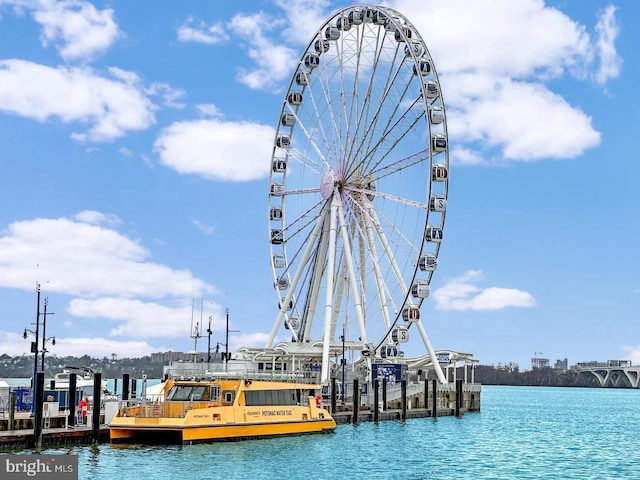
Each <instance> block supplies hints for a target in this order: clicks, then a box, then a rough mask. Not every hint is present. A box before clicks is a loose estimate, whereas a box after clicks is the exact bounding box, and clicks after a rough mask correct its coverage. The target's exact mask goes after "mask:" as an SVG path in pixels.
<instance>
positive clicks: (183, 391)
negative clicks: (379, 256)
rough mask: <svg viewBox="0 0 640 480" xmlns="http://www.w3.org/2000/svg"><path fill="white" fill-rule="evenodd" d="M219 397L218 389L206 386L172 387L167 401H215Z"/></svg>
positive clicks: (217, 387)
mask: <svg viewBox="0 0 640 480" xmlns="http://www.w3.org/2000/svg"><path fill="white" fill-rule="evenodd" d="M219 395H220V387H219V386H217V385H216V386H214V387H208V386H206V385H196V386H193V385H174V386H173V387H172V388H171V390H170V391H169V395H168V396H167V400H169V401H175V402H181V401H182V402H191V401H196V402H199V401H208V400H215V399H216V398H218V396H219Z"/></svg>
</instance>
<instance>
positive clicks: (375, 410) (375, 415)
mask: <svg viewBox="0 0 640 480" xmlns="http://www.w3.org/2000/svg"><path fill="white" fill-rule="evenodd" d="M379 383H380V381H379V380H378V377H376V378H375V380H374V381H373V421H374V422H375V423H378V416H379V414H380V412H379V409H378V401H379V399H378V397H379V396H380V392H379V390H380V388H379V386H380V385H379Z"/></svg>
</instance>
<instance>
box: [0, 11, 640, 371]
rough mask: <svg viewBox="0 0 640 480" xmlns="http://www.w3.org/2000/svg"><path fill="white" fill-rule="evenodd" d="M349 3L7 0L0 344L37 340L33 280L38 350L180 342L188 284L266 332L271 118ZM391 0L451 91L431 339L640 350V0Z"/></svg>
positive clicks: (627, 353) (241, 336) (241, 328)
mask: <svg viewBox="0 0 640 480" xmlns="http://www.w3.org/2000/svg"><path fill="white" fill-rule="evenodd" d="M347 5H349V4H348V3H341V2H331V1H327V0H305V1H302V0H294V1H285V0H271V1H268V0H261V1H252V2H230V1H227V0H224V1H216V2H196V1H182V2H153V6H151V4H146V3H144V2H129V1H122V0H115V1H111V2H99V1H94V2H87V1H81V0H72V1H71V0H70V1H66V0H64V1H57V2H54V1H49V0H0V141H1V145H2V148H1V150H0V162H1V165H2V175H0V200H1V202H2V205H3V208H2V209H0V353H7V354H9V355H21V354H27V355H28V354H29V341H27V340H24V339H23V338H22V332H23V330H24V328H25V327H26V328H30V329H33V328H34V325H33V323H34V321H35V317H36V290H35V286H36V283H38V282H39V283H40V284H41V289H42V298H43V299H44V298H45V297H47V298H48V311H49V312H54V313H55V315H52V316H48V317H47V336H50V335H55V336H56V345H55V346H51V345H49V346H48V349H49V350H50V353H49V354H50V355H84V354H88V355H91V356H96V357H102V356H110V355H111V354H112V353H115V354H117V355H118V356H119V357H132V356H142V355H146V354H149V353H152V352H157V351H166V350H174V351H176V350H178V351H179V350H183V351H187V350H191V349H193V341H192V340H191V339H190V338H189V335H190V328H191V318H192V311H193V309H192V305H193V303H194V300H195V304H196V309H195V313H194V315H195V318H196V320H199V319H200V317H201V316H202V318H203V319H204V320H205V323H206V322H207V319H208V318H209V317H211V318H212V321H213V330H214V335H213V342H224V325H225V308H228V309H229V312H230V325H231V329H232V330H234V332H232V333H231V334H230V346H231V348H232V349H235V348H237V347H240V346H245V345H247V346H262V345H263V344H264V342H265V340H266V338H267V336H268V334H269V331H270V330H271V327H272V325H273V322H274V319H275V317H276V315H277V297H276V294H275V293H274V288H273V278H272V273H271V266H270V260H269V245H268V228H269V221H268V218H267V214H268V205H267V192H268V181H269V167H270V156H271V151H272V146H273V139H274V134H275V128H276V126H277V124H278V121H279V113H280V108H281V106H282V101H283V98H284V95H285V90H286V88H287V86H288V83H289V81H290V78H291V75H292V74H293V72H294V70H295V66H296V64H297V62H298V61H299V59H300V56H301V54H302V52H303V51H304V50H305V48H306V46H307V44H308V43H309V41H310V40H311V39H312V37H313V36H314V35H315V33H316V31H317V30H318V28H319V27H320V26H321V25H322V23H323V22H324V21H325V20H326V19H327V18H329V17H330V16H331V14H332V13H333V12H334V11H336V10H337V9H340V8H343V7H345V6H347ZM385 5H388V6H391V7H393V8H395V9H397V10H398V11H400V12H401V13H402V14H403V15H404V16H405V17H407V18H408V19H409V20H410V21H411V22H412V23H413V24H414V25H415V26H416V27H417V28H418V30H419V31H420V33H421V35H422V37H423V39H424V41H425V43H426V44H427V46H428V48H429V51H430V53H431V55H432V57H433V59H434V61H435V64H436V67H437V69H438V73H439V77H440V82H441V86H442V91H443V96H444V100H445V104H446V107H447V122H448V131H449V141H450V162H451V180H450V186H449V199H448V207H447V221H446V225H445V232H446V235H445V239H444V241H443V243H442V247H441V250H440V255H439V266H438V270H437V272H436V273H435V276H434V278H433V281H432V283H431V290H432V294H431V296H430V298H429V299H428V301H427V302H426V303H425V304H424V305H423V308H422V313H423V317H422V318H423V321H424V325H425V328H426V330H427V332H428V333H429V336H430V339H431V342H432V344H433V346H434V348H436V349H453V350H459V351H464V352H471V353H473V354H474V355H475V357H476V358H477V359H478V360H479V361H480V362H481V363H483V364H492V363H493V364H496V363H499V362H501V363H506V362H510V361H513V362H516V363H518V364H519V365H520V366H521V368H529V366H530V359H531V357H533V356H534V355H537V356H542V357H545V358H549V359H550V360H551V362H552V363H553V362H554V361H555V360H556V359H560V358H565V357H567V358H568V359H569V363H570V364H573V363H576V362H579V361H588V360H607V359H631V360H633V361H634V363H640V322H638V321H637V319H638V318H637V315H638V314H637V312H638V311H639V307H640V280H639V278H638V267H639V266H640V262H639V261H638V253H637V250H638V246H639V242H638V227H637V221H636V220H635V219H636V218H637V217H638V215H639V213H640V212H639V210H640V200H639V196H638V194H637V187H636V185H635V183H636V182H637V180H636V179H637V178H638V177H639V176H640V166H639V165H638V162H636V161H634V156H635V155H634V153H633V150H632V148H633V145H634V144H635V136H636V135H637V134H638V131H639V130H638V120H637V111H638V110H639V108H638V107H640V102H639V101H638V98H639V97H638V94H637V85H638V84H639V83H640V71H639V70H638V64H637V61H638V60H637V59H638V56H637V53H636V52H634V51H633V50H632V49H633V48H636V49H637V45H638V42H639V39H638V35H639V34H638V33H636V32H635V30H636V28H635V27H636V26H635V25H634V23H633V22H634V21H635V20H637V19H638V18H640V5H639V4H638V3H637V2H636V1H632V0H625V1H617V2H612V3H606V2H600V1H595V0H590V1H587V0H585V1H572V2H566V1H565V2H542V1H534V0H518V1H514V0H502V1H500V0H492V1H486V2H476V1H474V0H451V1H448V2H437V1H430V0H429V1H426V0H397V1H391V2H386V3H385ZM634 53H636V54H635V55H634ZM634 114H635V115H634ZM285 337H286V335H284V334H283V336H282V338H285ZM408 348H409V349H411V348H412V347H411V346H408ZM416 348H418V347H416ZM198 349H199V350H203V349H206V339H205V340H201V341H200V343H199V345H198ZM537 352H542V353H537ZM415 353H417V352H415Z"/></svg>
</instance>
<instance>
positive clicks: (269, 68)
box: [229, 13, 301, 91]
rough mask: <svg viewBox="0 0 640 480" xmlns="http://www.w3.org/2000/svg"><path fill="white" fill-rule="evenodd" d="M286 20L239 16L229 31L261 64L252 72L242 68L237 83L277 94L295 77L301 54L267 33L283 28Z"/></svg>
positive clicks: (233, 20) (250, 55)
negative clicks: (279, 89) (291, 77)
mask: <svg viewBox="0 0 640 480" xmlns="http://www.w3.org/2000/svg"><path fill="white" fill-rule="evenodd" d="M283 23H284V22H283V21H282V20H277V19H275V18H268V17H267V16H266V15H265V14H263V13H256V14H254V15H240V14H239V15H236V16H235V17H234V18H233V19H232V20H231V22H230V23H229V28H230V29H231V30H233V31H234V32H235V33H236V34H237V35H238V36H239V37H241V38H243V39H244V40H245V41H246V42H247V43H248V45H249V46H248V54H249V57H250V58H251V59H252V60H253V61H254V62H255V64H256V65H257V67H256V68H254V69H252V70H247V69H244V68H240V69H238V75H237V77H236V78H237V80H238V81H239V82H240V83H243V84H245V85H247V86H248V87H250V88H254V89H260V90H267V91H274V90H277V89H278V87H279V84H280V82H281V81H282V80H284V79H285V78H287V77H289V76H291V74H292V72H293V69H294V67H295V65H296V63H297V62H298V59H299V56H300V53H301V52H297V51H296V50H294V49H291V48H289V47H287V46H285V45H281V44H277V43H276V42H274V41H273V39H271V38H269V37H267V36H266V35H267V33H268V32H269V31H270V30H272V29H276V28H279V27H281V26H282V25H283Z"/></svg>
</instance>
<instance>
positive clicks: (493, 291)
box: [431, 270, 536, 311]
mask: <svg viewBox="0 0 640 480" xmlns="http://www.w3.org/2000/svg"><path fill="white" fill-rule="evenodd" d="M482 277H483V275H482V272H481V271H479V270H469V271H467V272H465V273H463V274H462V275H460V276H459V277H456V278H453V279H451V280H449V281H448V282H447V283H446V284H445V285H444V286H443V287H440V288H438V289H437V290H435V291H434V292H433V294H432V295H431V297H432V298H433V299H434V301H435V304H436V305H435V308H436V310H455V311H465V310H476V311H484V310H502V309H504V308H508V307H520V308H530V307H534V306H535V305H536V301H535V299H534V298H533V296H532V295H531V294H530V293H527V292H524V291H522V290H516V289H513V288H499V287H487V288H480V287H478V286H476V285H475V284H476V283H478V282H479V281H480V280H482Z"/></svg>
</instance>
